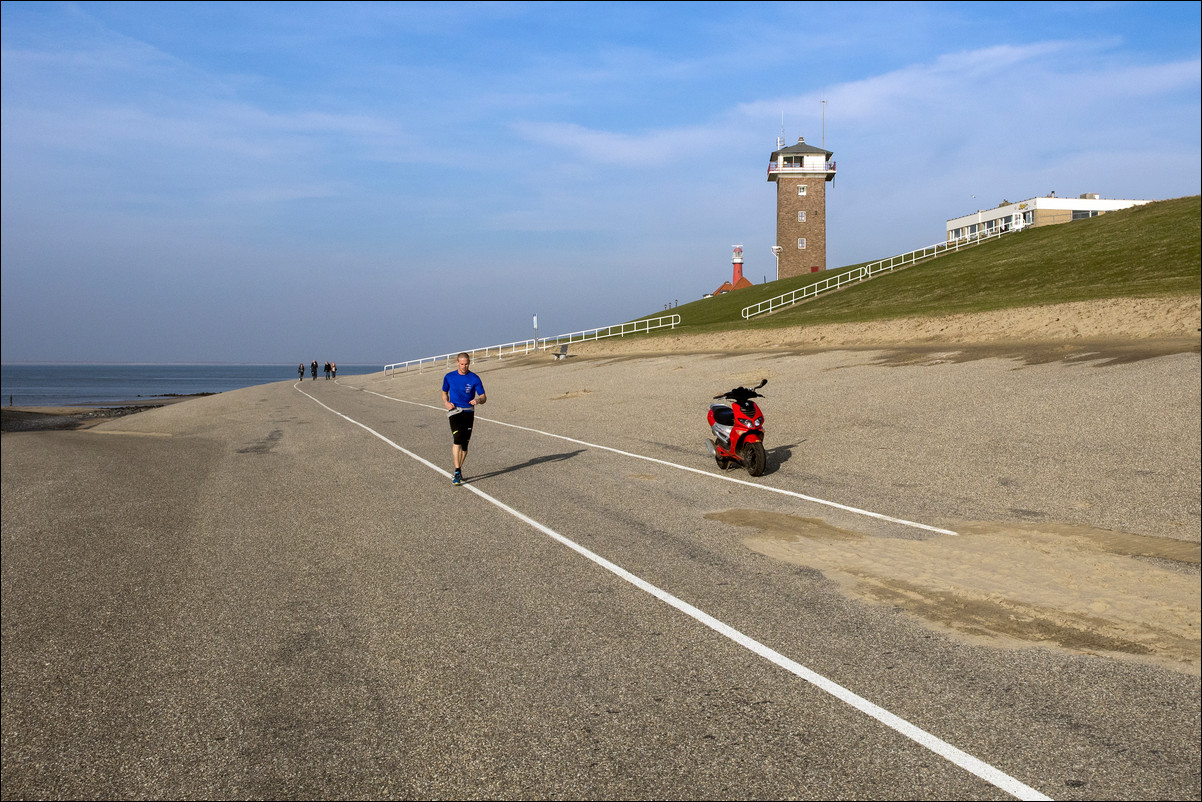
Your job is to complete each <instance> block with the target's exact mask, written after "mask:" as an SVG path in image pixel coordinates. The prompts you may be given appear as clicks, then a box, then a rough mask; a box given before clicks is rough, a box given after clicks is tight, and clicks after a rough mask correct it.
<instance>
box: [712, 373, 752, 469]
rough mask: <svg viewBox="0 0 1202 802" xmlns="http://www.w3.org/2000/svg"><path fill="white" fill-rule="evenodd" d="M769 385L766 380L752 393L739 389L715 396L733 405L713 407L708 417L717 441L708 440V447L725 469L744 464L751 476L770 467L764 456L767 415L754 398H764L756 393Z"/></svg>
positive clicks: (713, 405) (715, 398)
mask: <svg viewBox="0 0 1202 802" xmlns="http://www.w3.org/2000/svg"><path fill="white" fill-rule="evenodd" d="M767 383H768V380H767V379H763V380H761V381H760V383H759V384H757V385H756V386H755V387H753V388H752V389H750V390H748V389H747V388H746V387H736V388H735V389H733V390H731V391H730V392H728V393H723V394H722V395H716V396H714V400H715V401H717V400H718V399H726V400H728V401H730V402H731V403H730V406H727V405H726V404H710V412H709V415H708V416H707V420H708V421H709V424H710V430H711V431H712V432H713V433H714V439H713V440H706V441H705V445H706V447H707V448H708V449H709V452H710V455H711V456H713V458H714V459H715V460H717V462H718V467H719V468H721V469H722V470H724V471H725V470H729V469H730V468H731V467H733V466H735V465H742V466H743V467H744V468H746V469H747V473H749V474H751V475H752V476H759V475H760V474H762V473H763V472H764V468H765V467H766V466H767V464H768V455H767V454H765V453H764V413H763V412H760V408H759V407H758V406H757V405H756V403H755V402H754V401H752V400H751V399H753V398H763V397H764V396H762V395H760V394H759V393H757V392H756V390H758V389H760V388H761V387H763V386H764V385H765V384H767Z"/></svg>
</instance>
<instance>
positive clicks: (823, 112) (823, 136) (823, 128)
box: [822, 100, 826, 150]
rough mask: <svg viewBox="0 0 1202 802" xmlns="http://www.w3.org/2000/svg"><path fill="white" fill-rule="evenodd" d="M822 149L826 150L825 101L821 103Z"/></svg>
mask: <svg viewBox="0 0 1202 802" xmlns="http://www.w3.org/2000/svg"><path fill="white" fill-rule="evenodd" d="M822 149H823V150H826V101H825V100H823V101H822Z"/></svg>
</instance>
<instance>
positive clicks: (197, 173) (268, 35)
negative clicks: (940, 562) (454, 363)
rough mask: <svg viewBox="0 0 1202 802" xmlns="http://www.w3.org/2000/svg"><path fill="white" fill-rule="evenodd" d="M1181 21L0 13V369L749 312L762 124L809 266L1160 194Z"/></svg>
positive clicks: (708, 6)
mask: <svg viewBox="0 0 1202 802" xmlns="http://www.w3.org/2000/svg"><path fill="white" fill-rule="evenodd" d="M1200 7H1202V6H1200V4H1199V3H1196V2H1188V3H1088V2H1076V3H1029V4H1028V3H1013V2H1012V3H883V4H878V3H851V4H841V3H798V2H793V3H779V4H778V3H690V4H680V3H663V4H661V3H581V4H577V3H530V4H526V3H481V4H476V3H447V4H442V3H401V4H390V3H370V4H362V5H360V4H354V3H330V4H326V3H296V4H293V3H264V4H258V3H245V4H243V3H214V4H209V3H25V2H5V3H3V6H2V9H3V10H2V15H3V17H2V26H0V28H2V37H0V38H2V47H3V54H2V57H3V62H2V71H0V81H2V96H0V103H2V117H0V123H2V134H3V140H2V161H0V166H2V210H0V211H2V216H0V224H2V229H3V231H2V233H3V241H2V254H0V255H2V261H0V271H2V293H0V297H2V316H0V325H2V329H3V331H2V335H3V336H2V340H0V350H2V353H0V358H2V359H3V361H6V362H10V361H96V362H106V361H119V362H125V361H151V362H281V363H287V362H297V361H304V362H309V361H310V360H312V359H317V360H319V361H324V360H326V359H333V360H335V361H338V362H341V363H343V364H352V363H357V362H369V363H373V362H378V363H381V364H382V363H384V362H389V361H396V360H401V359H408V358H415V357H420V356H427V355H432V354H438V353H444V352H449V351H456V350H459V349H461V348H471V347H478V346H484V345H492V344H497V343H504V342H510V341H514V340H519V339H523V338H526V337H529V336H531V335H532V333H533V332H532V328H531V322H532V321H531V316H532V315H534V314H537V315H538V317H539V332H540V334H542V335H553V334H560V333H565V332H570V331H575V330H580V329H586V328H593V327H598V326H605V325H609V324H612V323H619V322H622V321H625V320H629V319H632V318H635V317H638V316H640V315H643V314H646V313H650V312H655V311H657V310H662V309H663V308H664V305H665V304H667V303H670V302H673V301H677V300H679V301H680V302H681V303H683V302H686V301H690V300H694V299H697V298H699V297H701V296H702V295H703V294H704V293H706V292H709V291H711V290H713V289H714V288H715V287H717V286H718V285H719V284H720V283H722V281H724V280H726V279H728V278H729V277H730V251H731V246H732V245H735V244H742V245H743V246H744V249H745V258H746V264H745V268H744V270H745V273H746V275H747V276H748V278H750V279H752V280H753V281H755V282H757V283H758V282H760V281H762V280H763V279H764V278H765V277H768V278H773V277H774V274H775V264H774V260H773V258H772V254H771V251H770V248H771V246H772V245H773V244H774V240H775V211H774V203H775V198H774V192H773V189H774V186H773V185H772V184H770V183H769V182H768V181H767V180H766V167H767V163H768V156H769V154H770V153H771V152H772V151H773V150H774V149H775V146H776V137H777V136H778V135H779V134H780V132H781V123H782V117H783V121H784V130H785V136H786V141H787V142H788V143H790V144H792V143H794V142H796V141H797V137H798V136H804V137H805V138H806V141H807V142H809V143H811V144H823V142H825V146H826V148H827V149H828V150H831V151H833V152H834V158H835V159H836V161H837V162H838V165H839V172H838V177H837V178H836V179H835V181H834V183H833V184H832V185H830V187H829V189H830V191H829V194H828V201H827V204H828V205H827V214H828V240H829V258H828V264H829V265H830V266H831V267H836V266H840V265H844V264H850V263H854V262H859V261H864V260H869V259H875V258H881V257H884V256H889V255H892V254H895V253H901V252H904V251H908V250H912V249H914V248H918V247H921V246H924V245H928V244H931V243H933V242H938V241H940V240H942V238H943V231H944V229H943V226H944V222H945V221H946V220H947V219H949V218H952V217H956V216H959V215H962V214H967V213H969V212H971V211H973V210H975V209H976V208H978V206H980V207H982V208H989V207H992V206H994V205H996V204H997V203H999V202H1000V201H1001V200H1002V199H1003V198H1005V199H1009V200H1021V199H1025V198H1029V197H1033V196H1036V195H1043V194H1046V193H1047V192H1049V191H1052V190H1054V191H1056V192H1057V194H1059V195H1071V196H1076V195H1079V194H1081V193H1083V192H1098V193H1101V194H1102V196H1103V197H1111V198H1147V199H1164V198H1171V197H1180V196H1183V195H1195V194H1198V193H1199V183H1200V181H1199V174H1200V173H1202V163H1200V162H1202V159H1200V150H1202V147H1200V141H1202V131H1200V126H1199V119H1200V117H1202V109H1200V108H1199V107H1200V102H1199V98H1200V94H1202V88H1200V78H1199V76H1200V74H1202V62H1200V54H1202V46H1200V30H1202V20H1200V14H1199V9H1200ZM823 100H825V101H826V103H825V115H824V113H823V108H824V107H823V103H822V101H823ZM824 116H825V122H824Z"/></svg>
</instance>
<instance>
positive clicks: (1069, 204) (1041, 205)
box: [947, 192, 1152, 242]
mask: <svg viewBox="0 0 1202 802" xmlns="http://www.w3.org/2000/svg"><path fill="white" fill-rule="evenodd" d="M1151 202H1152V201H1148V200H1112V199H1109V198H1103V197H1102V196H1100V195H1096V194H1094V193H1092V192H1087V193H1085V194H1084V195H1081V196H1080V197H1077V198H1057V197H1056V193H1055V192H1053V193H1051V194H1050V195H1048V196H1047V197H1043V198H1030V199H1028V200H1025V201H1019V202H1018V203H1010V202H1009V201H1002V202H1001V203H1000V204H998V206H997V208H994V209H979V210H977V211H975V212H973V213H972V214H966V215H964V216H963V217H956V218H953V219H951V220H948V221H947V241H948V242H954V241H956V240H966V239H975V238H976V237H978V236H983V235H985V234H995V233H997V232H999V231H1018V230H1019V229H1023V228H1034V227H1036V226H1050V225H1055V224H1057V223H1069V222H1072V221H1073V220H1083V219H1085V218H1087V217H1097V216H1098V215H1100V214H1106V212H1113V211H1117V210H1118V209H1130V208H1131V207H1132V206H1140V205H1142V204H1145V203H1151Z"/></svg>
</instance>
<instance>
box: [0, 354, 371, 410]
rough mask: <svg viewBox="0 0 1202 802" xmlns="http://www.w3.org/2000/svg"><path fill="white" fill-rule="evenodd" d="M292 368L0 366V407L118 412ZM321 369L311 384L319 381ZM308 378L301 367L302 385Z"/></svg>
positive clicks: (347, 369)
mask: <svg viewBox="0 0 1202 802" xmlns="http://www.w3.org/2000/svg"><path fill="white" fill-rule="evenodd" d="M296 367H297V366H296V365H95V364H89V365H65V364H55V365H33V364H25V363H7V364H4V365H0V403H3V404H4V405H7V406H18V407H63V406H120V405H123V404H131V403H132V404H145V403H153V402H154V401H155V400H156V399H159V400H162V399H165V398H173V397H177V396H181V395H197V394H201V393H223V392H225V391H227V390H239V389H241V388H243V387H253V386H255V385H257V384H268V383H269V382H278V381H289V380H291V381H296V378H297V372H296ZM322 368H323V365H320V364H319V365H318V366H317V380H318V381H323V380H324V379H325V373H324V371H323V370H322ZM382 370H383V366H382V365H339V366H338V375H339V376H351V375H359V374H364V373H378V372H380V371H382ZM310 378H311V374H310V372H309V366H308V365H306V366H305V381H309V380H310Z"/></svg>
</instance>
